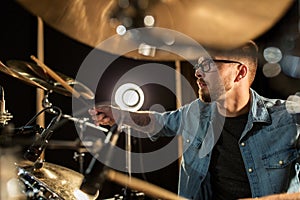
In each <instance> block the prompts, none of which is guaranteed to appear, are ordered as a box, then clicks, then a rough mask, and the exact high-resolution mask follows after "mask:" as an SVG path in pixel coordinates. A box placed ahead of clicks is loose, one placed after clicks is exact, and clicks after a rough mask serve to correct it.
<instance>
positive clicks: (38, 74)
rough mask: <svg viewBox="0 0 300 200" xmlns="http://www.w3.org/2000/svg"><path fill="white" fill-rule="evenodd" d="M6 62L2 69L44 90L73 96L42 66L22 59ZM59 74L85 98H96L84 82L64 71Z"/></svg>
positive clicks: (1, 66) (0, 66)
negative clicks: (67, 74) (76, 79)
mask: <svg viewBox="0 0 300 200" xmlns="http://www.w3.org/2000/svg"><path fill="white" fill-rule="evenodd" d="M0 63H1V62H0ZM6 64H7V66H6V65H4V64H3V63H1V65H0V71H2V72H4V73H6V74H8V75H10V76H13V77H15V78H17V79H20V80H22V81H24V82H25V83H27V84H29V85H32V86H35V87H39V88H41V89H43V90H52V91H53V92H56V93H59V94H62V95H65V96H72V93H71V92H69V91H68V90H66V89H65V88H64V87H62V85H61V84H60V83H59V82H57V81H55V80H53V79H52V78H51V77H50V76H49V75H48V74H47V73H46V72H45V71H44V70H43V69H42V68H41V67H39V66H38V65H36V64H34V63H31V62H26V61H20V60H9V61H7V62H6ZM57 74H58V75H59V76H60V77H61V78H62V79H63V80H64V81H65V82H66V83H67V84H69V85H70V86H76V90H77V91H78V92H79V94H80V95H81V96H83V97H84V98H85V99H93V98H94V94H93V92H92V91H91V90H90V89H89V88H88V87H86V86H85V85H84V84H82V83H80V82H78V81H75V80H74V79H73V78H70V77H68V76H66V75H64V74H62V73H59V72H57Z"/></svg>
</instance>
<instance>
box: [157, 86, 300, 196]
mask: <svg viewBox="0 0 300 200" xmlns="http://www.w3.org/2000/svg"><path fill="white" fill-rule="evenodd" d="M250 91H251V109H250V111H249V116H248V121H247V124H246V126H245V129H244V131H243V133H242V135H241V137H240V139H239V147H240V152H241V155H242V158H243V161H244V165H245V170H246V172H247V176H248V180H249V183H250V188H251V193H252V197H253V198H254V197H261V196H265V195H271V194H276V193H285V192H287V191H288V188H289V185H290V182H291V180H292V179H293V178H294V176H295V163H296V161H297V159H298V158H299V156H300V155H299V152H300V150H299V149H298V146H299V144H298V146H297V141H298V137H299V136H298V134H297V125H296V117H295V116H293V115H291V114H289V113H288V112H287V111H286V108H285V101H283V100H278V99H268V98H265V97H262V96H260V95H258V94H257V93H256V92H255V91H254V90H252V89H250ZM216 113H218V111H217V106H216V103H203V102H201V101H200V100H199V99H197V100H195V101H193V102H192V103H190V104H188V105H185V106H183V107H181V108H180V109H178V110H176V111H171V112H164V113H161V114H159V113H156V114H155V117H156V119H157V121H158V122H159V124H160V125H163V128H162V130H160V131H159V133H157V134H156V135H154V136H153V137H152V139H156V138H157V137H160V136H174V135H176V134H181V135H182V139H183V155H182V159H181V166H180V175H179V177H180V179H179V186H178V190H179V191H178V193H179V195H180V196H183V197H186V198H188V199H194V200H198V199H201V200H206V199H211V195H212V189H211V185H210V174H209V171H208V169H209V164H210V159H211V154H212V153H211V150H212V148H213V146H214V144H215V143H216V142H217V139H218V136H219V135H220V133H221V130H222V126H223V124H224V119H221V118H216V116H220V115H216ZM294 179H295V178H294ZM297 184H298V186H296V188H300V187H299V186H300V185H299V182H297ZM293 187H294V188H295V185H293Z"/></svg>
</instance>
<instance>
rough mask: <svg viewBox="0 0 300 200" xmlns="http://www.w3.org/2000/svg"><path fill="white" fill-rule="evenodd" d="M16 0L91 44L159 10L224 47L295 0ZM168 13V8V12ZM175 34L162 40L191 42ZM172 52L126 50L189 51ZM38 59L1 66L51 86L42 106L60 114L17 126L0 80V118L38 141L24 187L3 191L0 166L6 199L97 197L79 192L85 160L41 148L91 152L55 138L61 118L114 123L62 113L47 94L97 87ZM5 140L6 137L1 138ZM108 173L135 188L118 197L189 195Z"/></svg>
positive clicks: (25, 168) (86, 95)
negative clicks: (60, 159)
mask: <svg viewBox="0 0 300 200" xmlns="http://www.w3.org/2000/svg"><path fill="white" fill-rule="evenodd" d="M17 2H18V3H20V4H21V5H22V6H23V7H24V8H26V9H27V10H28V11H30V12H31V13H33V14H34V15H37V16H41V17H42V19H43V20H44V21H45V22H46V23H47V24H49V25H50V26H52V27H54V28H56V29H57V30H59V31H60V32H62V33H65V34H66V35H68V36H70V37H71V38H73V39H76V40H78V41H79V42H82V43H84V44H87V45H89V46H92V47H97V45H98V44H99V43H101V42H103V41H105V40H106V39H108V38H109V37H111V36H114V35H115V31H116V28H117V27H119V25H121V24H122V23H124V22H125V20H126V19H128V18H130V20H132V21H133V22H135V21H137V20H138V19H137V18H138V17H141V15H146V14H148V13H151V14H152V16H154V17H155V26H157V27H163V28H166V29H171V30H175V31H178V32H181V33H183V34H186V35H188V36H190V37H191V38H193V39H194V40H196V41H198V42H200V43H201V44H204V45H205V46H209V47H213V48H220V49H224V48H233V47H237V46H238V45H241V44H243V43H244V42H246V41H248V40H249V39H253V38H256V37H258V36H259V35H260V34H262V33H263V32H265V31H266V30H267V29H269V28H270V27H272V26H273V25H274V24H275V23H276V22H277V21H278V19H279V18H280V17H281V16H282V15H283V14H284V13H285V12H286V11H287V9H288V8H289V7H290V5H291V4H292V2H293V1H292V0H277V1H273V0H264V1H261V0H249V1H243V2H242V3H241V2H239V1H232V2H231V3H230V4H228V2H227V1H226V0H225V1H224V0H212V1H198V0H197V1H188V2H187V1H186V2H184V1H168V0H167V1H139V2H144V3H146V4H147V6H146V7H145V5H144V4H143V5H144V6H143V5H142V4H141V5H138V4H134V6H124V5H121V4H120V3H122V2H123V3H124V2H125V3H126V2H131V1H111V0H102V1H100V0H86V1H73V0H55V1H53V0H43V1H39V0H18V1H17ZM118 2H119V4H118ZM229 5H230V6H229ZM253 8H255V9H253ZM187 10H189V12H186V11H187ZM269 10H271V11H272V12H271V11H269ZM162 13H165V14H164V15H163V14H162ZM224 16H225V17H224ZM91 19H92V20H91ZM258 22H259V23H258ZM203 24H205V26H203ZM136 25H137V24H136V23H133V24H132V25H131V27H130V26H129V27H127V28H136ZM148 28H149V27H148ZM241 29H243V32H244V33H245V34H240V30H241ZM220 32H222V34H219V33H220ZM199 33H201V34H199ZM125 36H126V35H125ZM121 37H122V35H118V37H117V39H116V40H114V42H115V43H114V44H112V45H110V46H109V47H108V46H101V48H102V50H104V51H107V52H109V53H113V54H118V52H119V49H120V46H122V41H123V40H122V38H121ZM149 37H153V38H152V39H153V40H160V39H161V38H162V36H161V35H149ZM127 39H128V37H127ZM169 39H170V38H169ZM177 39H178V38H177ZM129 40H130V41H129V43H130V44H132V45H133V46H137V48H136V49H138V46H139V45H140V41H138V40H137V39H136V38H134V37H131V38H130V37H129ZM167 40H168V38H167ZM171 40H172V41H173V42H171V43H172V44H171V45H170V44H169V43H168V42H166V41H164V43H163V45H167V46H169V47H171V46H172V45H173V46H175V45H174V42H175V44H176V45H177V47H178V48H180V50H183V51H186V50H187V48H186V46H187V45H188V44H185V43H184V42H185V41H176V38H175V40H174V38H173V39H172V38H171ZM127 42H128V41H127ZM127 44H128V43H127ZM170 52H172V51H170ZM170 52H163V51H160V50H158V51H157V52H156V55H155V56H153V57H149V56H144V55H142V54H140V53H139V52H138V51H131V52H129V53H128V54H126V55H125V56H126V57H129V58H134V59H143V60H147V59H151V60H159V61H166V60H168V61H169V60H172V61H174V60H181V59H182V57H179V56H178V55H174V54H170ZM120 55H123V54H120ZM31 59H32V60H33V61H34V62H35V63H36V64H34V63H31V62H26V61H20V60H10V61H7V62H6V64H4V63H2V62H1V61H0V71H1V72H2V73H4V74H6V75H8V76H11V77H14V78H16V79H18V80H21V81H23V82H24V83H26V84H28V85H31V86H33V87H36V88H40V89H42V90H44V91H46V94H45V98H44V100H43V106H44V109H43V110H42V111H41V112H40V113H42V112H46V111H47V112H50V113H51V114H54V115H55V117H54V118H53V119H52V120H51V122H50V124H49V125H48V126H47V127H46V128H41V127H37V126H30V125H31V123H32V122H33V121H34V120H35V119H36V117H37V116H38V115H39V114H40V113H38V114H37V115H36V116H34V118H33V119H32V120H31V121H30V122H28V123H27V124H26V125H25V126H24V127H21V128H20V129H12V130H10V129H9V124H8V121H9V120H10V119H11V118H12V115H11V114H10V113H8V112H7V111H6V110H5V105H4V94H3V89H2V88H1V93H2V95H1V96H2V100H1V99H0V102H1V103H2V104H1V106H0V107H1V110H0V124H1V126H2V127H1V131H2V133H3V132H8V133H9V134H7V135H11V132H13V133H15V131H16V130H17V131H18V132H21V133H25V131H27V129H28V131H29V132H30V133H33V134H34V140H26V139H24V138H22V140H14V143H18V142H20V143H21V144H24V143H26V145H28V144H29V145H31V146H30V147H29V148H28V150H27V151H26V153H25V154H24V157H25V158H26V160H17V162H16V163H15V165H14V167H15V169H16V173H15V174H16V175H17V177H16V179H17V185H18V186H15V188H18V190H20V193H18V192H11V191H9V192H7V196H3V194H4V193H5V192H3V191H7V190H6V189H7V188H6V189H3V185H10V183H11V180H10V179H5V181H4V183H5V184H2V183H3V181H2V177H3V173H0V181H1V187H0V189H1V195H0V197H1V199H9V200H10V199H39V200H42V199H52V200H61V199H70V200H73V199H75V200H78V199H96V198H98V197H97V194H96V195H87V196H85V197H84V198H83V197H79V195H78V194H79V193H78V191H80V189H81V187H82V184H83V182H84V180H85V174H84V172H83V169H82V168H81V169H80V173H79V172H76V171H73V170H71V169H68V168H66V167H62V166H59V165H56V164H52V163H48V162H44V160H43V159H41V158H42V156H41V155H42V153H43V151H44V150H45V149H46V148H47V147H49V148H51V147H52V148H74V149H76V150H78V149H80V152H85V149H86V146H85V145H83V144H82V143H81V142H80V141H77V140H76V141H72V142H67V141H51V140H50V138H51V135H52V133H53V132H54V131H55V129H56V128H57V126H60V125H61V123H60V122H61V121H62V120H61V118H64V119H66V120H71V121H74V122H79V123H83V124H84V125H85V126H89V127H92V128H93V129H97V130H100V131H103V132H106V133H108V132H109V130H108V129H106V128H103V127H99V126H95V125H94V124H92V123H89V122H88V121H86V120H82V119H78V118H76V117H73V116H69V115H66V114H63V113H62V111H61V109H60V108H58V107H56V106H53V105H52V104H51V103H49V101H48V95H49V94H50V93H51V92H55V93H57V94H61V95H64V96H73V97H76V98H78V99H81V100H83V102H85V103H86V102H87V101H85V100H93V99H94V97H95V95H94V94H93V92H92V91H91V90H90V89H89V88H88V87H87V86H85V85H84V84H82V83H81V82H78V81H76V80H74V79H73V78H71V77H68V76H66V75H64V74H62V73H59V72H55V71H53V70H52V69H50V68H49V67H47V66H46V65H45V64H44V63H43V62H41V61H40V60H39V59H37V58H36V57H34V56H31ZM75 88H76V89H75ZM2 135H3V134H2ZM0 139H2V138H0ZM22 142H23V143H22ZM0 145H2V142H1V141H0ZM0 147H1V146H0ZM0 150H1V148H0ZM2 152H3V151H2ZM4 152H5V150H4ZM8 160H9V159H8ZM2 163H3V162H2ZM81 164H82V163H81ZM6 168H7V170H8V171H11V166H9V167H6ZM8 168H9V169H8ZM2 171H3V170H0V172H2ZM104 174H105V177H106V178H107V179H108V180H111V181H114V182H116V183H118V184H120V185H122V186H124V187H125V186H126V187H129V188H131V189H132V192H131V193H130V194H131V196H130V197H128V196H127V197H126V196H124V195H123V196H122V195H121V196H120V195H116V196H115V197H114V198H112V199H116V200H118V199H132V200H139V199H146V198H147V197H146V196H145V194H146V195H148V196H150V197H153V198H155V199H173V200H174V199H175V200H177V199H179V200H182V199H184V198H182V197H179V196H177V195H176V194H173V193H172V192H170V191H167V190H164V189H162V188H160V187H158V186H155V185H152V184H150V183H147V182H144V181H142V180H139V179H135V178H133V177H129V176H126V175H124V174H121V173H118V172H116V171H114V170H112V169H108V170H106V171H105V173H104ZM136 191H137V192H136ZM9 193H13V194H14V195H12V196H13V197H12V198H10V197H9V195H10V194H9Z"/></svg>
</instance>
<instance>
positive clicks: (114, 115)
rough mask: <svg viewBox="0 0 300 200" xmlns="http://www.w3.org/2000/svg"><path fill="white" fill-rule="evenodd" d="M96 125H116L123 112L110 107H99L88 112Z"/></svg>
mask: <svg viewBox="0 0 300 200" xmlns="http://www.w3.org/2000/svg"><path fill="white" fill-rule="evenodd" d="M88 112H89V114H90V115H91V117H92V119H93V120H94V123H95V124H96V125H97V126H99V125H110V126H112V125H113V124H115V123H116V121H118V120H119V118H120V116H121V110H119V109H117V108H114V107H112V106H108V105H99V106H96V107H94V108H92V109H89V110H88Z"/></svg>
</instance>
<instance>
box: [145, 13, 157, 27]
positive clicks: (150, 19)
mask: <svg viewBox="0 0 300 200" xmlns="http://www.w3.org/2000/svg"><path fill="white" fill-rule="evenodd" d="M154 23H155V19H154V17H153V16H152V15H146V16H145V17H144V24H145V26H148V27H151V26H154Z"/></svg>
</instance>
